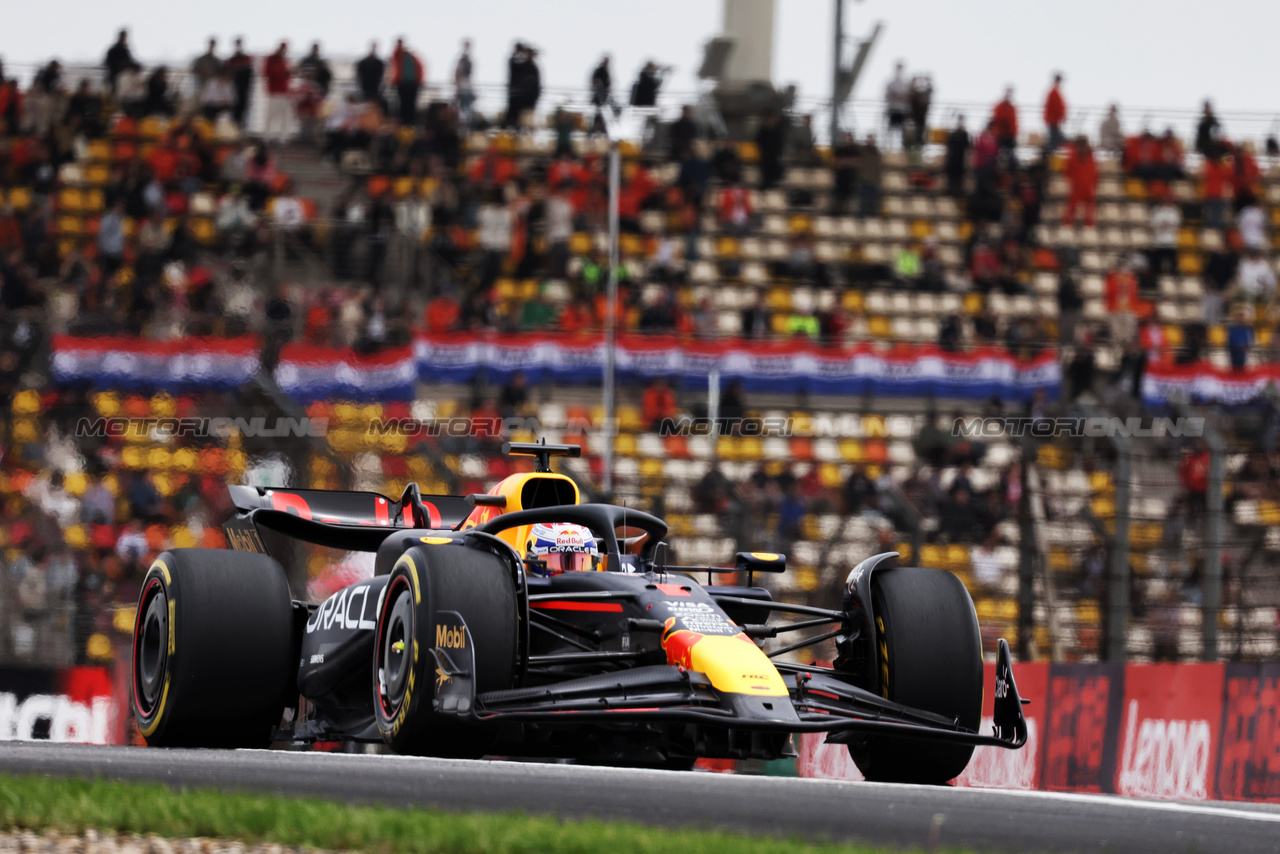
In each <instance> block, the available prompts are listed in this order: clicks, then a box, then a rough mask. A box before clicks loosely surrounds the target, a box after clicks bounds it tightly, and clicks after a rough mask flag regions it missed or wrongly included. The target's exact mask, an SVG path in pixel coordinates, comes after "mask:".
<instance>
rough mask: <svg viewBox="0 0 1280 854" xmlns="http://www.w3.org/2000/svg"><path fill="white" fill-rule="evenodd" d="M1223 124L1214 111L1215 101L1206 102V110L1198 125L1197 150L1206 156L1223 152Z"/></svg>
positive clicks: (1213, 155) (1217, 155)
mask: <svg viewBox="0 0 1280 854" xmlns="http://www.w3.org/2000/svg"><path fill="white" fill-rule="evenodd" d="M1221 134H1222V124H1221V123H1220V122H1219V121H1218V117H1217V116H1216V115H1214V113H1213V102H1212V101H1207V100H1206V101H1205V102H1204V111H1203V112H1202V113H1201V114H1200V122H1199V123H1198V124H1197V125H1196V151H1197V152H1199V153H1200V154H1202V155H1204V156H1205V157H1213V158H1216V157H1219V156H1221V154H1222V140H1221V138H1220V137H1221Z"/></svg>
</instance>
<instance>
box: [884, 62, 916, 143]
mask: <svg viewBox="0 0 1280 854" xmlns="http://www.w3.org/2000/svg"><path fill="white" fill-rule="evenodd" d="M884 112H885V123H886V125H887V127H888V132H889V135H890V136H891V135H892V134H893V133H894V132H895V131H896V132H897V133H898V135H899V138H900V139H901V140H902V145H903V147H906V144H907V141H906V136H905V133H906V131H905V128H906V124H907V119H908V118H909V117H910V115H911V81H910V80H908V79H907V71H906V66H905V65H903V64H902V63H901V62H899V63H898V64H897V65H895V66H894V69H893V79H892V80H890V81H889V84H888V85H887V86H885V89H884Z"/></svg>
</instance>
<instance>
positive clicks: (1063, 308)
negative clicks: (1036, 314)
mask: <svg viewBox="0 0 1280 854" xmlns="http://www.w3.org/2000/svg"><path fill="white" fill-rule="evenodd" d="M1061 267H1062V269H1061V271H1060V272H1059V273H1058V343H1059V344H1064V345H1066V344H1074V343H1075V340H1076V325H1077V324H1078V323H1079V322H1080V312H1081V311H1083V310H1084V295H1083V294H1082V293H1081V292H1080V281H1079V276H1078V274H1077V271H1076V270H1075V269H1074V268H1072V267H1069V266H1068V265H1066V264H1062V265H1061Z"/></svg>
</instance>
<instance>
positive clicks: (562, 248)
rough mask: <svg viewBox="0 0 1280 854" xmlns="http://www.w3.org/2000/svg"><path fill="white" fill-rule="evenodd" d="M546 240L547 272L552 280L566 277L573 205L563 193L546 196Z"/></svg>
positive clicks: (544, 222) (544, 216) (544, 223)
mask: <svg viewBox="0 0 1280 854" xmlns="http://www.w3.org/2000/svg"><path fill="white" fill-rule="evenodd" d="M543 227H544V228H545V229H546V238H547V262H548V264H547V271H548V272H549V273H550V274H551V276H552V277H553V278H557V279H563V278H565V277H566V276H567V275H568V265H569V241H570V239H571V238H572V237H573V205H572V204H570V203H569V199H568V197H567V196H565V194H564V193H556V192H553V193H551V194H549V195H548V196H547V200H546V203H545V210H544V214H543Z"/></svg>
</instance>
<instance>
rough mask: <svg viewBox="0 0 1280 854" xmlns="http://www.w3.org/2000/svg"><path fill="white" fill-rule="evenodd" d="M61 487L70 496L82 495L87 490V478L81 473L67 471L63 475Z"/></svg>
mask: <svg viewBox="0 0 1280 854" xmlns="http://www.w3.org/2000/svg"><path fill="white" fill-rule="evenodd" d="M62 485H63V487H65V488H66V490H67V492H69V493H71V494H72V495H77V496H78V495H83V494H84V491H85V490H86V489H88V488H89V476H88V475H86V474H85V473H84V472H82V471H69V472H67V473H66V474H65V475H63V478H62Z"/></svg>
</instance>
